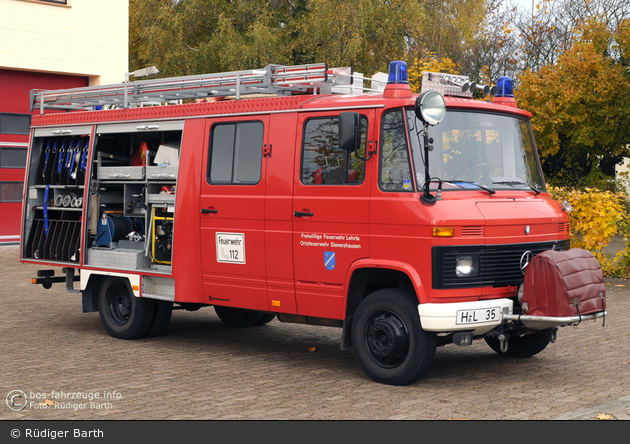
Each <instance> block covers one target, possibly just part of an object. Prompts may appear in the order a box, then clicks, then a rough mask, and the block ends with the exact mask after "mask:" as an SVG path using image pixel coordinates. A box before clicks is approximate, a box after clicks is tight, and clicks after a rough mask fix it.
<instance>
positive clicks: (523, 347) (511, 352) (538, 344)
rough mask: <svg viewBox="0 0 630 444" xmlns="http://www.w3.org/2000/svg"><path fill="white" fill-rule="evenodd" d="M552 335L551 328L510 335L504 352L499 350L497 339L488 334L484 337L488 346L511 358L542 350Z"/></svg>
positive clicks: (529, 354) (527, 355) (499, 345)
mask: <svg viewBox="0 0 630 444" xmlns="http://www.w3.org/2000/svg"><path fill="white" fill-rule="evenodd" d="M552 337H553V328H547V329H545V330H538V331H535V332H534V333H531V334H527V335H523V336H510V339H509V341H508V343H507V346H508V347H507V350H506V351H505V352H502V351H501V342H500V341H499V339H497V338H494V337H490V336H486V337H484V339H485V341H486V343H487V344H488V345H489V346H490V348H491V349H492V350H494V351H495V352H497V353H499V354H500V355H505V356H510V357H513V358H529V357H530V356H534V355H536V354H538V353H540V352H541V351H543V350H544V349H545V348H546V347H547V345H549V343H550V342H551V338H552Z"/></svg>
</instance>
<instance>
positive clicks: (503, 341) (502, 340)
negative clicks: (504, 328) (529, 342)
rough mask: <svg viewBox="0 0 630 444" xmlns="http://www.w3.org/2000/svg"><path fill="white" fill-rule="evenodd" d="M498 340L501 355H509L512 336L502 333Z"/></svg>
mask: <svg viewBox="0 0 630 444" xmlns="http://www.w3.org/2000/svg"><path fill="white" fill-rule="evenodd" d="M498 339H499V349H500V350H501V353H507V351H508V341H509V339H510V336H509V335H506V334H505V333H501V334H500V335H499V337H498Z"/></svg>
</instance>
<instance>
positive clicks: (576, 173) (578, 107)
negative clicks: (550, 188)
mask: <svg viewBox="0 0 630 444" xmlns="http://www.w3.org/2000/svg"><path fill="white" fill-rule="evenodd" d="M629 30H630V25H629V24H628V22H627V21H625V22H622V23H621V24H620V27H619V31H618V32H616V33H613V32H611V31H610V30H609V29H608V28H607V27H606V24H605V23H604V22H602V21H598V20H596V19H589V20H587V21H586V22H585V23H584V24H583V26H582V27H581V28H579V29H578V30H576V34H577V37H576V40H575V41H574V43H573V44H572V46H571V48H570V49H568V50H567V51H566V52H564V53H563V54H561V55H560V56H558V59H557V62H556V63H555V64H553V65H545V66H543V67H541V68H540V69H539V70H538V71H537V72H534V71H533V70H531V69H528V70H526V71H525V73H524V74H523V75H522V76H521V78H520V81H521V86H520V90H519V94H518V101H519V106H520V107H521V108H524V109H527V110H529V111H531V112H532V113H533V114H534V118H533V119H532V127H533V129H534V132H535V134H536V139H537V142H538V149H539V152H540V154H541V158H542V164H543V171H544V172H545V175H546V177H547V178H548V180H549V181H550V182H552V183H554V184H557V185H562V186H584V185H592V184H593V181H594V180H596V179H598V178H599V179H601V178H602V176H603V175H612V174H614V165H615V164H616V163H618V162H620V161H621V159H622V157H624V156H630V150H628V148H627V147H626V143H627V142H628V140H630V99H629V98H628V94H627V91H628V89H629V88H630V75H629V74H628V69H627V63H626V62H625V56H626V54H628V49H630V47H628V42H629V41H630V34H629ZM613 54H615V57H613V56H612V55H613ZM611 167H612V169H611ZM602 183H603V182H602V181H600V182H599V184H600V185H601V184H602Z"/></svg>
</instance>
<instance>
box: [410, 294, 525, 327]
mask: <svg viewBox="0 0 630 444" xmlns="http://www.w3.org/2000/svg"><path fill="white" fill-rule="evenodd" d="M512 309H513V301H512V300H511V299H491V300H487V301H473V302H455V303H445V304H420V305H418V314H419V315H420V323H421V325H422V328H423V329H424V330H426V331H433V332H436V333H448V332H454V331H472V333H473V335H482V334H484V333H487V332H489V331H490V330H492V329H494V328H495V327H497V326H499V325H501V324H504V323H506V322H508V319H506V316H510V315H512ZM510 320H511V319H510Z"/></svg>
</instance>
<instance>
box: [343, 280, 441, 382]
mask: <svg viewBox="0 0 630 444" xmlns="http://www.w3.org/2000/svg"><path fill="white" fill-rule="evenodd" d="M352 347H353V349H354V353H355V355H356V357H357V360H358V361H359V364H360V365H361V368H363V371H365V373H367V375H368V376H370V377H371V378H372V379H374V380H375V381H377V382H381V383H384V384H390V385H407V384H410V383H412V382H414V381H416V380H418V379H420V378H421V377H422V376H423V375H424V374H425V373H426V372H427V371H428V370H429V368H430V367H431V365H432V364H433V358H434V357H435V349H436V337H435V335H434V334H432V333H428V332H426V331H424V330H423V329H422V327H421V325H420V317H419V316H418V303H417V302H416V300H415V299H414V298H413V297H411V295H410V294H409V293H407V292H406V291H402V290H399V289H384V290H378V291H376V292H374V293H372V294H371V295H369V296H368V297H367V298H365V299H364V300H363V301H362V302H361V304H360V305H359V308H358V309H357V312H356V313H355V316H354V319H353V321H352Z"/></svg>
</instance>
